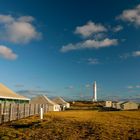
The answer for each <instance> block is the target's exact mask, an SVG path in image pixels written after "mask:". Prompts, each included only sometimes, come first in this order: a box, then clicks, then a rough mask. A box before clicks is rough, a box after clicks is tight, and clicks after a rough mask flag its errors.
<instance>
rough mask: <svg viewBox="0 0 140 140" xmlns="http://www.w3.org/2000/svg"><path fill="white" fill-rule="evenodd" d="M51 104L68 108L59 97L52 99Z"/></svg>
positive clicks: (68, 104)
mask: <svg viewBox="0 0 140 140" xmlns="http://www.w3.org/2000/svg"><path fill="white" fill-rule="evenodd" d="M52 101H53V102H55V103H57V104H59V105H61V106H63V107H64V108H70V103H68V102H66V101H65V100H64V99H63V98H61V97H56V98H54V99H52Z"/></svg>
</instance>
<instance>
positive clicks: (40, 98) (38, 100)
mask: <svg viewBox="0 0 140 140" xmlns="http://www.w3.org/2000/svg"><path fill="white" fill-rule="evenodd" d="M30 102H31V103H34V104H49V105H57V104H56V103H54V102H53V101H51V100H50V99H49V98H48V97H47V96H44V95H41V96H37V97H34V98H32V99H31V101H30Z"/></svg>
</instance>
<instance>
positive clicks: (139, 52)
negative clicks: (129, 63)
mask: <svg viewBox="0 0 140 140" xmlns="http://www.w3.org/2000/svg"><path fill="white" fill-rule="evenodd" d="M132 56H134V57H138V56H140V51H135V52H133V53H132Z"/></svg>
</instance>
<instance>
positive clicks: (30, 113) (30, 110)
mask: <svg viewBox="0 0 140 140" xmlns="http://www.w3.org/2000/svg"><path fill="white" fill-rule="evenodd" d="M30 115H31V104H29V116H30Z"/></svg>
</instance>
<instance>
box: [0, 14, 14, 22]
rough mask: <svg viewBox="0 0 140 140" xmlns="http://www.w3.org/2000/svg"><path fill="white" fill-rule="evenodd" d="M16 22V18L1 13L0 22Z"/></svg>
mask: <svg viewBox="0 0 140 140" xmlns="http://www.w3.org/2000/svg"><path fill="white" fill-rule="evenodd" d="M11 22H14V18H13V17H12V16H11V15H0V23H6V24H7V23H11Z"/></svg>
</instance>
